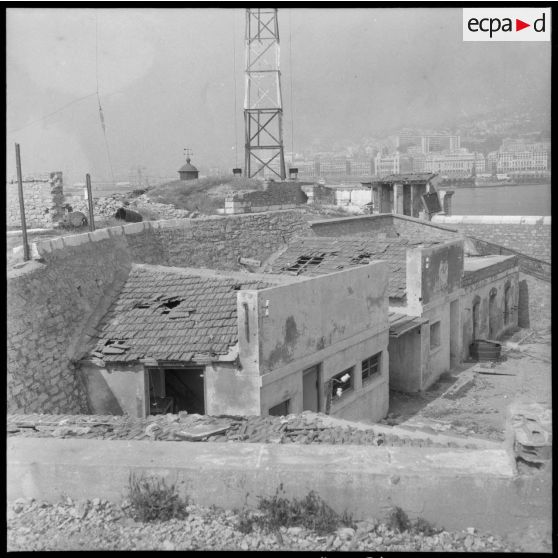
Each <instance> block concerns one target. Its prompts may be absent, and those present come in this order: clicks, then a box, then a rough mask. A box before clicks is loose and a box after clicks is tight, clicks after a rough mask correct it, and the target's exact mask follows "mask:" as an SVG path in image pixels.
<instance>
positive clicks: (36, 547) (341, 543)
mask: <svg viewBox="0 0 558 558" xmlns="http://www.w3.org/2000/svg"><path fill="white" fill-rule="evenodd" d="M128 507H129V503H128V502H123V503H122V504H115V503H111V502H108V501H106V500H103V499H99V498H95V499H93V500H91V501H72V500H71V499H69V498H68V499H63V500H62V501H60V502H58V503H55V504H52V503H47V502H38V501H36V500H33V499H31V500H24V499H20V500H16V501H15V502H10V503H8V518H7V549H8V551H9V552H17V551H45V550H46V551H49V550H55V551H56V550H57V551H68V550H259V551H265V550H308V551H310V550H314V551H317V550H319V551H325V550H336V551H349V550H351V551H366V552H379V551H400V552H433V551H445V552H464V551H473V552H520V551H524V550H529V549H522V548H521V547H519V546H518V545H517V544H512V543H510V542H508V541H507V540H505V539H503V538H502V537H499V536H495V535H491V534H489V533H480V532H477V530H471V529H470V528H469V529H466V530H463V531H457V532H450V531H446V530H444V529H438V530H436V532H435V533H433V534H428V533H431V531H428V530H425V533H420V532H417V531H416V530H409V531H402V532H401V531H398V530H397V529H390V528H389V527H388V525H387V524H386V523H385V522H384V521H380V520H377V519H374V518H368V519H366V520H362V521H358V522H357V523H356V529H353V528H348V527H341V528H340V529H337V530H336V531H334V532H333V533H330V534H328V535H323V534H318V533H316V532H314V531H311V530H309V529H306V528H303V527H300V526H295V527H289V528H286V527H280V528H279V529H278V531H277V533H273V532H269V531H267V530H265V529H260V527H259V526H257V525H256V526H255V527H254V528H253V529H252V530H251V532H248V533H245V532H242V531H241V530H239V528H238V525H239V521H240V515H241V513H242V512H239V511H232V510H224V509H219V508H216V507H212V508H203V507H199V506H195V505H188V506H187V516H186V517H185V518H184V519H170V520H168V521H162V522H150V523H142V522H136V521H135V520H134V519H132V518H131V517H130V516H129V513H128ZM548 545H550V543H548ZM548 548H549V549H550V546H548Z"/></svg>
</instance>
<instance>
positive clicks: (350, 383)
mask: <svg viewBox="0 0 558 558" xmlns="http://www.w3.org/2000/svg"><path fill="white" fill-rule="evenodd" d="M346 374H348V375H349V379H348V380H346V381H342V380H341V378H343V377H344V376H345V375H346ZM342 386H343V387H342ZM339 388H341V389H342V391H341V394H339V395H337V390H338V389H339ZM327 389H328V393H329V394H330V397H331V403H333V404H334V403H336V402H337V401H341V400H342V399H344V398H345V397H346V396H347V394H348V393H352V392H353V391H354V389H355V367H354V366H351V367H350V368H347V369H346V370H343V372H339V374H335V376H332V377H331V378H330V379H329V380H328V382H327Z"/></svg>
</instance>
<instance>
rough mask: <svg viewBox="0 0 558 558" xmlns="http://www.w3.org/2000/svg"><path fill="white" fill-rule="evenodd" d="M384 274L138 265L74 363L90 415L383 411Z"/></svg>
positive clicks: (380, 269) (380, 270) (376, 414)
mask: <svg viewBox="0 0 558 558" xmlns="http://www.w3.org/2000/svg"><path fill="white" fill-rule="evenodd" d="M387 276H388V270H387V266H386V264H384V263H373V264H370V265H367V266H360V267H359V268H358V269H351V270H347V271H344V272H340V273H339V272H338V273H332V274H328V275H325V276H321V277H316V278H304V277H293V276H290V275H286V274H285V275H265V276H262V275H258V274H247V273H234V272H217V271H213V270H203V269H191V268H169V267H164V266H151V265H134V266H133V267H132V270H131V272H130V274H129V276H128V278H127V280H126V282H125V284H124V286H123V288H122V289H121V291H120V293H119V294H118V296H117V297H116V299H115V301H114V303H113V304H112V305H111V307H110V309H109V311H108V313H107V314H106V316H105V317H104V318H103V319H102V320H101V322H100V324H99V325H98V327H97V331H98V334H97V335H95V336H93V338H92V339H91V348H90V349H88V351H87V353H86V354H84V356H83V358H82V359H81V360H80V376H81V380H82V382H83V384H84V385H85V386H86V392H87V398H88V404H89V407H90V409H91V410H92V412H95V413H102V414H129V415H131V416H138V417H144V416H147V415H149V414H155V413H164V412H179V411H187V412H189V413H192V412H194V413H206V414H213V415H218V414H239V415H253V414H255V415H259V414H268V413H269V414H287V413H290V412H295V413H296V412H301V411H303V410H313V411H326V412H328V413H331V414H334V415H337V416H341V417H344V418H353V419H356V418H368V419H369V420H373V421H374V420H379V419H380V418H382V417H384V416H385V415H386V414H387V410H388V357H387V345H388V321H387V298H386V288H387Z"/></svg>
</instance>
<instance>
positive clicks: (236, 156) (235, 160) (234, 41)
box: [233, 10, 238, 168]
mask: <svg viewBox="0 0 558 558" xmlns="http://www.w3.org/2000/svg"><path fill="white" fill-rule="evenodd" d="M235 15H236V12H235V11H234V10H233V80H234V166H235V167H236V168H238V124H237V115H236V111H237V98H236V25H235V19H236V18H235Z"/></svg>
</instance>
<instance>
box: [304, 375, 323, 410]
mask: <svg viewBox="0 0 558 558" xmlns="http://www.w3.org/2000/svg"><path fill="white" fill-rule="evenodd" d="M302 409H303V410H304V411H313V412H315V413H317V412H319V411H320V365H319V364H316V365H315V366H311V367H310V368H307V369H306V370H304V371H303V372H302Z"/></svg>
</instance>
